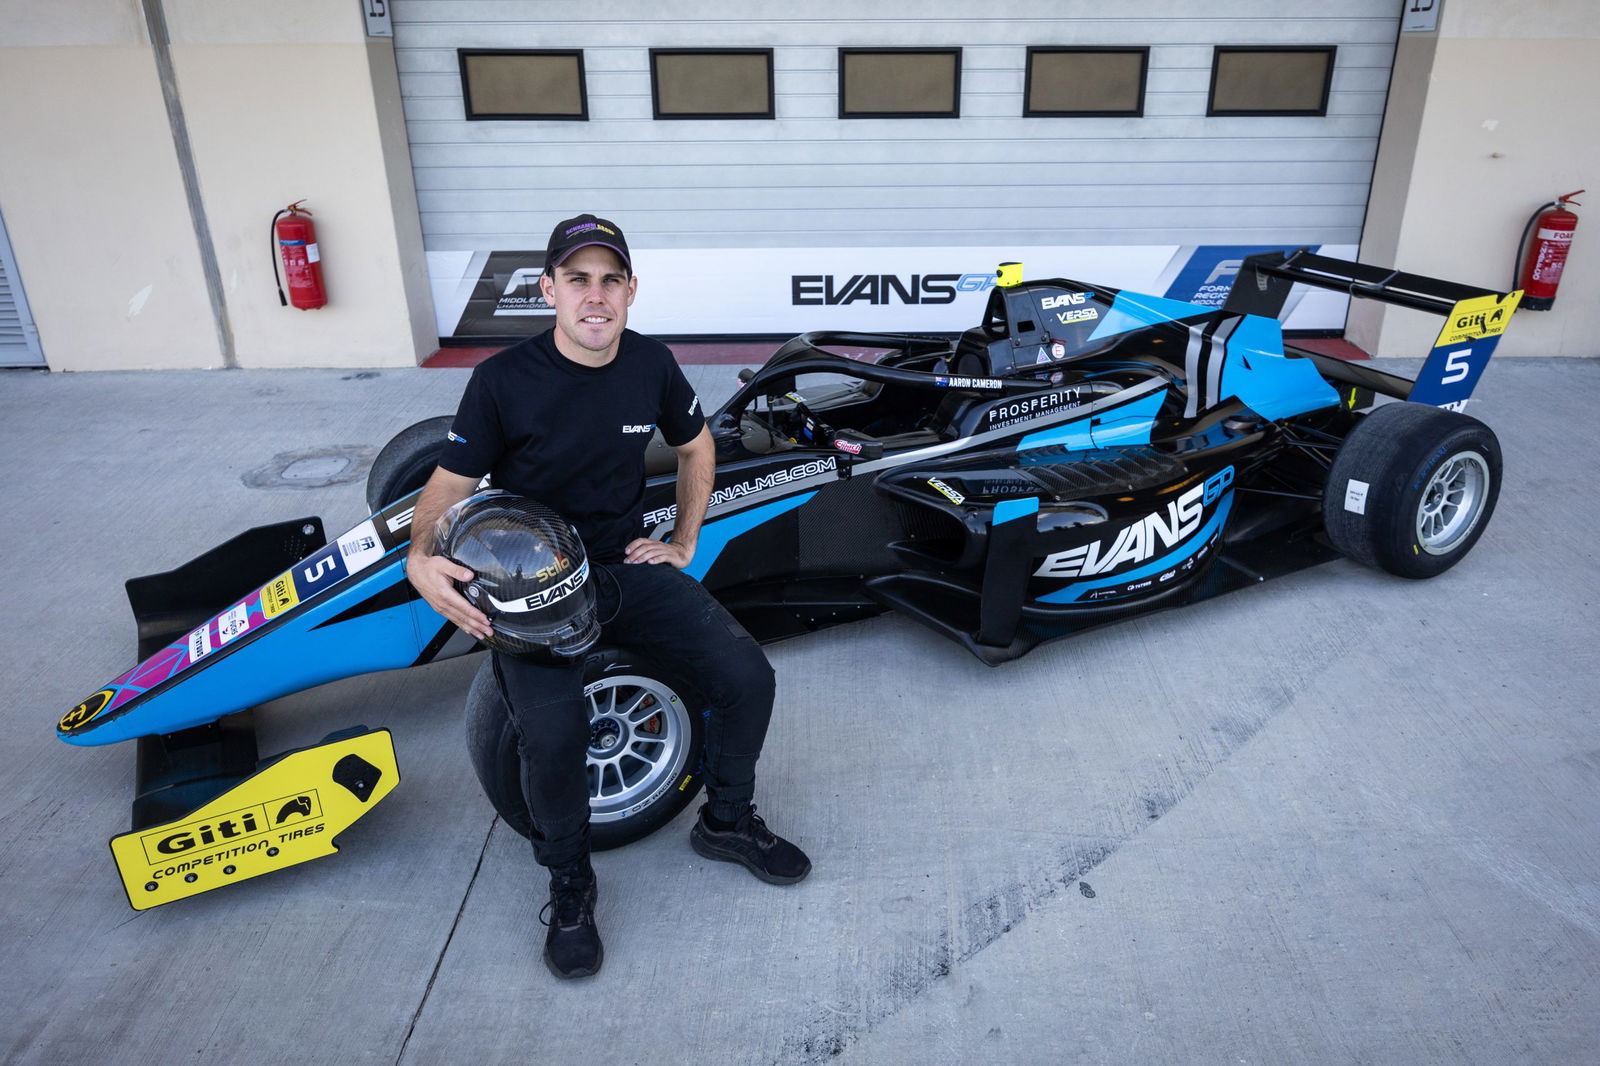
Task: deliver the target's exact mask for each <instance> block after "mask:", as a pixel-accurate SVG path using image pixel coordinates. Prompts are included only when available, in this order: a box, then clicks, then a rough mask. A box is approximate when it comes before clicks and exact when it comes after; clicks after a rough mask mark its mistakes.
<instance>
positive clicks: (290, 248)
mask: <svg viewBox="0 0 1600 1066" xmlns="http://www.w3.org/2000/svg"><path fill="white" fill-rule="evenodd" d="M303 203H305V201H304V200H296V201H295V202H294V203H292V204H290V205H289V206H288V207H286V208H284V209H283V210H282V211H279V212H278V213H277V214H276V215H273V216H272V240H273V243H275V244H276V245H277V246H278V252H279V254H280V255H281V256H282V257H283V273H284V276H285V277H287V278H288V279H289V299H287V300H285V299H284V298H283V282H282V281H278V303H280V304H282V305H283V306H285V307H287V306H288V305H289V303H290V302H291V301H292V302H293V303H294V305H295V306H296V307H298V308H300V309H301V310H302V311H311V310H314V309H316V308H318V307H322V306H323V305H325V304H326V303H327V302H328V290H326V289H324V288H323V287H322V253H321V251H320V250H319V249H318V248H317V228H316V226H314V225H313V224H312V222H311V212H310V211H307V210H306V209H305V208H303V207H301V206H300V205H301V204H303ZM285 215H287V216H288V217H287V218H284V216H285ZM280 218H281V219H283V221H281V222H280V221H278V220H279V219H280ZM272 277H273V280H274V281H277V280H278V257H277V256H274V257H273V260H272Z"/></svg>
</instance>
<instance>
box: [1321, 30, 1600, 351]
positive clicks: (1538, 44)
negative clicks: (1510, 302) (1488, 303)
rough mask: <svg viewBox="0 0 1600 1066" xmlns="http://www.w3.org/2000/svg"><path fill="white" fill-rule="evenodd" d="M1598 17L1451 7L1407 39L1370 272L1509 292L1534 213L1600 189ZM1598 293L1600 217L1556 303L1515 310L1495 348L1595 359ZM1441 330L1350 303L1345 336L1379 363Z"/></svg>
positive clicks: (1381, 176) (1381, 160)
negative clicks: (1382, 269)
mask: <svg viewBox="0 0 1600 1066" xmlns="http://www.w3.org/2000/svg"><path fill="white" fill-rule="evenodd" d="M1594 15H1595V11H1594V6H1593V3H1592V0H1556V2H1539V3H1532V2H1521V3H1512V4H1507V3H1505V2H1504V0H1498V2H1491V0H1447V3H1446V4H1445V6H1444V14H1443V18H1442V20H1441V24H1440V27H1439V31H1438V33H1437V36H1436V37H1435V35H1433V34H1402V35H1401V37H1402V39H1401V42H1400V48H1399V51H1398V52H1397V54H1396V57H1395V73H1394V81H1393V85H1392V87H1391V92H1390V100H1389V108H1388V111H1387V114H1386V117H1385V120H1384V128H1383V141H1382V144H1381V146H1380V148H1379V152H1378V164H1377V168H1376V170H1375V172H1374V176H1373V190H1372V198H1371V203H1370V206H1369V208H1368V214H1367V221H1366V226H1365V229H1364V232H1363V235H1362V241H1361V259H1362V261H1363V262H1369V263H1374V264H1379V265H1384V266H1397V267H1400V268H1401V269H1403V270H1407V271H1412V272H1415V273H1420V274H1431V275H1434V276H1436V277H1442V278H1447V279H1449V280H1451V281H1461V282H1466V283H1468V284H1473V285H1482V286H1485V287H1488V288H1495V289H1502V290H1504V289H1508V288H1510V287H1511V285H1512V261H1513V259H1514V258H1515V253H1516V245H1517V241H1518V239H1519V238H1520V237H1521V235H1522V229H1523V226H1524V225H1525V224H1526V222H1527V219H1528V216H1529V215H1530V214H1532V212H1533V210H1534V209H1535V208H1536V207H1538V206H1539V205H1540V204H1541V203H1544V202H1545V201H1548V200H1554V199H1555V198H1556V197H1557V196H1559V195H1561V194H1563V193H1568V192H1571V191H1573V190H1574V189H1580V188H1590V189H1593V190H1594V195H1600V108H1597V107H1596V103H1595V102H1596V101H1600V20H1597V19H1596V18H1595V17H1594ZM1579 199H1580V200H1583V201H1584V202H1585V203H1588V202H1591V201H1590V200H1589V198H1587V197H1579ZM1578 214H1579V215H1580V217H1581V216H1583V215H1584V214H1585V211H1584V210H1583V209H1582V208H1580V209H1579V210H1578ZM1597 290H1600V219H1589V220H1587V221H1585V222H1581V223H1580V225H1579V227H1578V234H1577V238H1576V239H1575V240H1574V242H1573V247H1572V253H1571V258H1570V259H1569V260H1568V263H1567V269H1566V274H1565V277H1564V278H1563V279H1562V284H1561V292H1560V295H1559V296H1557V298H1556V302H1555V306H1554V308H1553V309H1551V310H1550V311H1546V312H1538V311H1526V310H1524V311H1519V312H1518V313H1517V315H1516V318H1515V319H1514V320H1513V322H1512V325H1511V328H1510V329H1509V331H1508V332H1507V333H1506V336H1505V338H1504V339H1503V340H1502V341H1501V343H1500V346H1499V348H1498V349H1497V351H1496V354H1498V355H1572V356H1595V355H1600V339H1597V338H1600V299H1596V292H1597ZM1439 325H1440V320H1439V319H1438V318H1437V317H1434V316H1431V315H1426V314H1422V313H1420V312H1416V311H1409V310H1406V309H1404V308H1393V307H1383V306H1382V305H1378V304H1374V303H1373V302H1371V301H1354V302H1353V304H1352V307H1351V312H1350V322H1349V326H1348V331H1347V335H1348V337H1349V339H1350V340H1352V341H1354V342H1355V343H1356V344H1358V345H1360V346H1361V347H1363V348H1365V349H1367V350H1368V351H1370V352H1373V353H1374V354H1376V355H1394V356H1421V355H1423V354H1426V352H1427V350H1428V348H1429V347H1430V346H1431V345H1432V343H1433V340H1434V337H1435V336H1436V335H1437V333H1438V330H1439Z"/></svg>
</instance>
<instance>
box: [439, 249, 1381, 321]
mask: <svg viewBox="0 0 1600 1066" xmlns="http://www.w3.org/2000/svg"><path fill="white" fill-rule="evenodd" d="M1287 247H1290V246H1287V245H1181V246H1180V245H1121V246H1098V247H1062V246H1034V247H1022V248H1018V247H1007V248H1001V247H971V248H958V247H935V248H715V249H710V248H696V249H644V248H640V249H634V253H633V259H634V264H633V265H634V270H635V271H636V272H637V274H638V276H639V295H638V298H637V300H636V301H635V302H634V305H633V309H632V311H631V312H630V315H629V322H630V324H631V325H633V326H634V327H635V328H637V329H639V330H641V331H642V332H647V333H652V334H657V335H663V336H682V335H707V336H718V335H722V336H729V335H731V336H737V335H741V334H792V333H804V332H806V331H807V330H820V329H830V330H861V331H867V332H901V333H958V332H960V331H961V330H964V329H968V328H970V327H971V326H974V325H977V323H978V321H979V319H980V318H981V317H982V315H983V309H984V305H985V303H986V301H987V300H988V296H989V292H990V290H991V289H993V288H994V284H995V278H996V276H997V271H998V267H999V264H1001V263H1003V262H1021V263H1022V264H1023V269H1022V276H1023V277H1024V278H1027V279H1035V278H1069V279H1072V280H1075V281H1080V282H1087V283H1090V284H1099V285H1106V286H1111V287H1113V288H1118V289H1131V290H1133V291H1135V292H1142V293H1150V294H1152V295H1157V296H1165V297H1166V298H1168V299H1174V300H1185V301H1189V302H1193V303H1199V304H1204V305H1207V306H1221V304H1222V301H1223V299H1224V297H1226V295H1227V291H1228V286H1229V285H1231V284H1232V283H1233V278H1234V275H1235V274H1236V273H1237V272H1238V269H1239V263H1240V261H1241V260H1243V258H1244V257H1245V256H1247V255H1250V254H1253V253H1255V252H1262V251H1269V250H1273V249H1280V248H1287ZM1312 250H1313V251H1319V250H1320V252H1321V253H1322V254H1324V255H1332V256H1337V257H1341V258H1353V257H1354V255H1355V252H1356V249H1355V247H1354V246H1349V245H1328V246H1312ZM543 269H544V252H543V251H542V250H541V251H480V252H429V253H428V274H429V279H430V281H431V283H432V286H433V294H434V307H435V309H436V312H437V315H438V324H439V335H440V336H441V337H445V338H451V339H455V340H464V339H470V338H473V337H483V338H507V337H522V336H529V335H531V334H534V333H538V332H541V331H543V330H545V329H547V328H549V326H550V325H552V324H553V323H554V320H555V319H554V312H553V311H552V310H551V308H550V307H549V306H548V305H547V304H546V303H545V302H544V300H543V298H542V297H541V296H540V294H539V283H538V280H539V274H540V273H541V272H542V271H543ZM1348 300H1349V297H1347V296H1343V295H1340V294H1337V293H1327V292H1322V291H1320V290H1319V291H1315V292H1307V291H1306V290H1305V289H1304V287H1297V289H1296V291H1295V293H1294V294H1293V295H1292V296H1291V297H1290V299H1289V303H1288V304H1287V305H1286V306H1285V308H1284V315H1283V319H1284V324H1285V327H1286V328H1288V329H1335V330H1336V329H1342V328H1343V327H1344V317H1345V308H1346V304H1347V303H1348Z"/></svg>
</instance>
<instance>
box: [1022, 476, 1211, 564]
mask: <svg viewBox="0 0 1600 1066" xmlns="http://www.w3.org/2000/svg"><path fill="white" fill-rule="evenodd" d="M1231 484H1233V467H1231V466H1230V467H1228V468H1227V469H1225V470H1223V471H1221V472H1220V473H1216V474H1213V475H1211V477H1210V478H1208V479H1207V480H1206V482H1205V483H1204V484H1202V485H1196V486H1195V487H1194V488H1192V489H1190V490H1188V491H1187V492H1185V493H1184V494H1183V495H1182V496H1179V497H1178V498H1177V499H1176V500H1172V501H1169V502H1168V503H1167V508H1166V510H1165V511H1156V512H1154V513H1152V514H1147V515H1145V516H1144V517H1143V518H1141V519H1139V520H1138V521H1137V522H1134V523H1133V524H1132V525H1129V526H1125V527H1124V528H1123V529H1122V530H1121V531H1120V532H1119V533H1118V534H1117V536H1116V538H1115V539H1114V540H1113V541H1112V542H1111V546H1110V547H1109V548H1107V547H1106V546H1105V543H1106V542H1105V541H1104V540H1096V541H1091V542H1089V543H1088V544H1080V545H1079V546H1078V547H1076V548H1068V549H1067V550H1066V551H1062V552H1055V553H1053V554H1051V555H1049V556H1047V557H1046V558H1045V560H1044V562H1043V563H1042V564H1041V565H1040V566H1039V569H1037V570H1035V571H1034V572H1033V576H1034V577H1093V576H1095V575H1097V574H1109V573H1112V572H1113V571H1116V570H1119V569H1121V568H1122V567H1124V566H1127V565H1129V564H1133V563H1142V562H1144V561H1145V560H1147V559H1149V558H1151V557H1152V556H1154V555H1155V554H1156V553H1157V552H1159V551H1161V550H1162V549H1163V548H1170V547H1172V546H1173V545H1176V544H1180V543H1182V542H1183V541H1185V540H1187V539H1188V538H1189V537H1190V536H1192V535H1193V534H1194V532H1195V530H1197V529H1199V528H1200V519H1201V517H1202V516H1203V515H1204V514H1205V509H1206V508H1207V507H1209V506H1210V505H1211V504H1213V503H1215V502H1216V501H1217V500H1218V499H1219V498H1220V497H1221V496H1222V493H1223V492H1224V491H1225V490H1226V489H1227V487H1228V486H1229V485H1231Z"/></svg>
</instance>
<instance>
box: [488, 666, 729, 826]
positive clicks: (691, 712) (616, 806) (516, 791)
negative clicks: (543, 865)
mask: <svg viewBox="0 0 1600 1066" xmlns="http://www.w3.org/2000/svg"><path fill="white" fill-rule="evenodd" d="M583 698H584V702H585V704H586V705H587V710H588V713H589V750H588V752H587V757H586V766H585V771H584V772H585V774H586V776H587V778H588V785H589V837H590V844H591V846H592V847H593V848H594V849H595V850H597V851H599V850H604V849H606V848H615V847H621V846H622V845H623V844H630V843H632V842H633V841H635V840H638V839H640V838H642V837H645V836H648V835H649V834H650V833H652V832H654V831H655V830H657V829H659V828H660V827H661V826H663V825H665V824H667V823H668V822H670V821H671V820H672V819H673V818H674V817H676V816H677V815H678V813H679V812H680V811H682V810H683V809H684V808H685V807H687V806H688V805H689V803H690V801H691V800H693V799H694V797H695V794H696V793H698V792H699V791H700V786H701V784H702V781H701V775H700V747H701V743H702V736H703V734H702V718H701V714H700V707H699V706H698V701H696V702H695V703H693V704H691V702H690V701H691V700H693V699H694V697H692V696H691V695H690V694H689V693H688V690H687V688H686V687H685V686H684V685H683V684H682V683H680V682H677V681H674V680H672V679H670V678H669V677H667V676H666V675H665V674H664V673H663V672H662V671H661V669H660V668H659V667H657V666H656V665H654V664H653V663H650V662H648V661H646V660H644V659H642V658H640V657H638V656H635V655H632V654H630V653H628V652H624V651H621V650H619V649H616V648H607V649H601V650H598V651H595V652H591V653H590V654H589V655H588V656H587V657H586V658H585V660H584V670H583ZM467 747H468V751H469V754H470V755H471V758H472V765H473V769H474V770H476V771H477V774H478V780H479V782H480V783H481V784H482V785H483V791H484V794H485V795H487V796H488V797H489V802H490V803H491V804H493V805H494V808H495V810H496V811H498V812H499V814H500V816H501V817H502V818H504V819H505V821H506V824H507V825H509V826H510V827H511V828H512V829H515V830H516V831H517V832H518V833H521V834H522V835H523V836H530V835H531V834H532V832H533V824H532V821H531V820H530V817H529V814H528V805H527V803H526V802H525V801H524V799H523V794H522V761H521V758H520V757H519V755H518V754H517V737H516V733H515V731H514V730H513V729H512V727H511V715H510V710H509V708H508V707H507V706H506V702H505V698H504V697H503V696H502V695H501V692H500V686H499V685H498V684H497V683H496V681H495V677H494V664H493V661H492V660H491V659H489V658H488V657H485V661H484V663H483V665H482V666H481V667H480V668H479V670H478V673H477V676H476V677H474V678H473V681H472V687H471V688H470V689H469V691H468V693H467Z"/></svg>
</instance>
